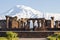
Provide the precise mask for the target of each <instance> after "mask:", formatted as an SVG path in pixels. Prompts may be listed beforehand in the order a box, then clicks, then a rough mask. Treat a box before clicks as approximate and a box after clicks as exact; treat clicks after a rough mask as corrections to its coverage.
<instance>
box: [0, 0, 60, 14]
mask: <svg viewBox="0 0 60 40" xmlns="http://www.w3.org/2000/svg"><path fill="white" fill-rule="evenodd" d="M15 5H26V6H30V7H32V8H34V9H37V10H40V11H42V12H54V13H60V0H0V13H3V12H5V11H7V10H9V9H10V8H12V7H14V6H15Z"/></svg>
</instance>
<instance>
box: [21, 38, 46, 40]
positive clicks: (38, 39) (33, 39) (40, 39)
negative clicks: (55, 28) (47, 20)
mask: <svg viewBox="0 0 60 40" xmlns="http://www.w3.org/2000/svg"><path fill="white" fill-rule="evenodd" d="M20 40H47V39H46V38H20Z"/></svg>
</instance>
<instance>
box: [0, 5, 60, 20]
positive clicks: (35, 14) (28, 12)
mask: <svg viewBox="0 0 60 40" xmlns="http://www.w3.org/2000/svg"><path fill="white" fill-rule="evenodd" d="M6 15H9V16H17V17H18V19H19V18H42V17H43V12H41V11H38V10H35V9H33V8H31V7H28V6H24V5H16V6H14V7H12V8H11V9H9V10H8V11H6V12H4V13H2V14H0V19H5V16H6ZM51 16H53V17H55V20H60V18H59V17H60V13H48V12H46V13H44V17H45V18H46V19H50V17H51Z"/></svg>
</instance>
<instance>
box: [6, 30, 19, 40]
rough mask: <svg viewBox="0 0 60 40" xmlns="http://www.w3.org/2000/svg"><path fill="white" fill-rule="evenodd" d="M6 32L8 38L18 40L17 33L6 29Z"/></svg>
mask: <svg viewBox="0 0 60 40" xmlns="http://www.w3.org/2000/svg"><path fill="white" fill-rule="evenodd" d="M6 34H7V38H8V39H9V40H18V37H17V33H15V32H12V31H8V32H6Z"/></svg>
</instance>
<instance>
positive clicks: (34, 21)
mask: <svg viewBox="0 0 60 40" xmlns="http://www.w3.org/2000/svg"><path fill="white" fill-rule="evenodd" d="M32 22H33V28H34V23H35V20H32Z"/></svg>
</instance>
